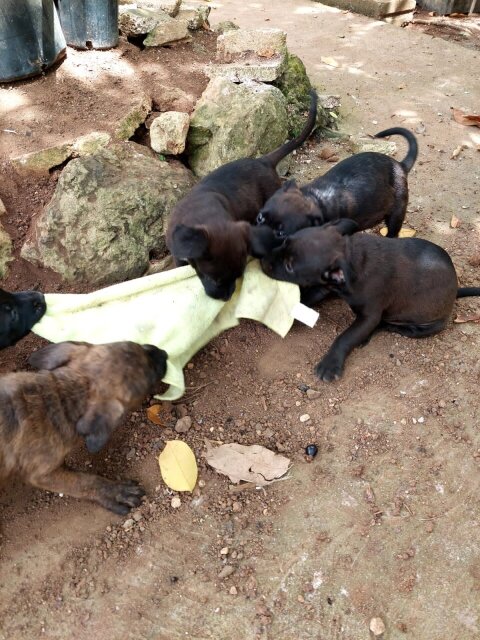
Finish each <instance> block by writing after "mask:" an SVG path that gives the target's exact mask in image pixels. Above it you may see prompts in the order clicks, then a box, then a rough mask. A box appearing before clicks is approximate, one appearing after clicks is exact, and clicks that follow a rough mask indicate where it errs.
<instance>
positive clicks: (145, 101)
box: [115, 94, 152, 140]
mask: <svg viewBox="0 0 480 640" xmlns="http://www.w3.org/2000/svg"><path fill="white" fill-rule="evenodd" d="M151 110H152V98H151V97H150V96H147V95H146V94H143V95H141V96H139V97H138V98H137V100H136V102H135V104H133V105H132V107H131V108H130V111H129V112H128V113H127V114H126V115H125V116H124V117H123V118H122V119H121V120H120V122H119V123H118V125H117V128H116V130H115V137H116V138H118V139H119V140H128V139H129V138H131V137H132V136H133V134H134V133H135V131H136V130H137V129H138V127H139V126H140V125H141V124H142V123H143V122H145V120H146V118H147V116H148V114H149V113H150V111H151Z"/></svg>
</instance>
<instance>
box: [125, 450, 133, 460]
mask: <svg viewBox="0 0 480 640" xmlns="http://www.w3.org/2000/svg"><path fill="white" fill-rule="evenodd" d="M125 457H126V458H127V460H132V458H134V457H135V448H134V447H132V448H131V449H130V450H129V451H128V453H127V455H126V456H125Z"/></svg>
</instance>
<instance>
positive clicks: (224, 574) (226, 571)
mask: <svg viewBox="0 0 480 640" xmlns="http://www.w3.org/2000/svg"><path fill="white" fill-rule="evenodd" d="M232 573H235V567H232V565H231V564H226V565H225V566H224V567H223V569H222V570H221V571H220V573H219V574H218V577H219V578H220V580H225V578H228V576H231V575H232Z"/></svg>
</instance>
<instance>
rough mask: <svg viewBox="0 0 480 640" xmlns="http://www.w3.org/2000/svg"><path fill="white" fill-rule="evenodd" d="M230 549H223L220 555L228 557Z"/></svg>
mask: <svg viewBox="0 0 480 640" xmlns="http://www.w3.org/2000/svg"><path fill="white" fill-rule="evenodd" d="M228 551H229V549H228V547H223V549H220V555H221V556H228Z"/></svg>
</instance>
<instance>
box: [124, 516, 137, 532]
mask: <svg viewBox="0 0 480 640" xmlns="http://www.w3.org/2000/svg"><path fill="white" fill-rule="evenodd" d="M134 524H135V521H134V520H132V518H128V520H125V522H124V523H123V524H122V527H123V528H124V529H125V531H128V530H129V529H131V528H132V527H133V525H134Z"/></svg>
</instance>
